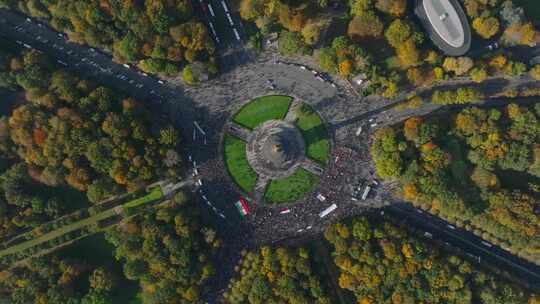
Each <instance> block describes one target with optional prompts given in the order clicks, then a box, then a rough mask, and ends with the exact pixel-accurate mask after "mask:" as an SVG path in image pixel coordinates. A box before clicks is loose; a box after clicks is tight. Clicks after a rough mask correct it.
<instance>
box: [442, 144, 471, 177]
mask: <svg viewBox="0 0 540 304" xmlns="http://www.w3.org/2000/svg"><path fill="white" fill-rule="evenodd" d="M447 146H448V148H447V149H448V150H449V151H450V154H452V162H451V163H450V172H451V173H452V178H453V179H454V182H455V183H456V184H457V185H460V186H465V185H467V176H468V175H467V174H466V171H467V163H466V162H465V160H464V158H463V151H462V150H461V142H460V141H459V140H458V139H457V138H449V139H448V141H447Z"/></svg>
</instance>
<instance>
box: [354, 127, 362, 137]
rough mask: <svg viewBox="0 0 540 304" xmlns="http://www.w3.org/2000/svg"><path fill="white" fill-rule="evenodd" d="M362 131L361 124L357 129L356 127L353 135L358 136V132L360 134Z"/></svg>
mask: <svg viewBox="0 0 540 304" xmlns="http://www.w3.org/2000/svg"><path fill="white" fill-rule="evenodd" d="M362 131H363V127H362V126H360V127H358V129H356V133H355V135H356V136H360V134H362Z"/></svg>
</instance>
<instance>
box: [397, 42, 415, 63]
mask: <svg viewBox="0 0 540 304" xmlns="http://www.w3.org/2000/svg"><path fill="white" fill-rule="evenodd" d="M396 52H397V55H398V58H399V60H400V62H401V64H402V65H403V66H405V67H407V66H412V65H416V64H417V63H418V61H419V60H420V51H419V50H418V48H417V47H416V43H415V42H414V40H413V39H412V38H409V39H407V40H406V41H405V42H404V43H403V44H402V45H401V47H399V48H398V49H396Z"/></svg>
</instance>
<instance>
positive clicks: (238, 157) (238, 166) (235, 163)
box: [223, 135, 257, 193]
mask: <svg viewBox="0 0 540 304" xmlns="http://www.w3.org/2000/svg"><path fill="white" fill-rule="evenodd" d="M223 145H224V154H225V155H224V157H225V164H226V165H227V170H228V171H229V175H230V176H231V177H232V178H233V180H234V182H235V183H236V184H237V185H238V186H239V187H240V188H241V189H242V190H243V191H244V192H246V193H250V192H251V191H253V188H254V187H255V183H256V182H257V174H256V173H255V171H254V170H253V169H252V168H251V166H250V165H249V163H248V161H247V158H246V143H245V142H243V141H242V140H240V139H238V138H236V137H234V136H231V135H225V139H224V142H223Z"/></svg>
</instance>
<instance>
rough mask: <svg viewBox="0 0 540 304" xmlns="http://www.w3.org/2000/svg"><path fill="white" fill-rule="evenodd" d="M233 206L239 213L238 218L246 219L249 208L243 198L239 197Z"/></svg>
mask: <svg viewBox="0 0 540 304" xmlns="http://www.w3.org/2000/svg"><path fill="white" fill-rule="evenodd" d="M234 206H235V207H236V209H237V210H238V212H239V213H240V216H242V217H246V216H247V215H248V214H249V206H248V204H247V201H246V200H245V199H244V198H243V197H241V196H240V198H239V199H238V200H237V201H236V203H234Z"/></svg>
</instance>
